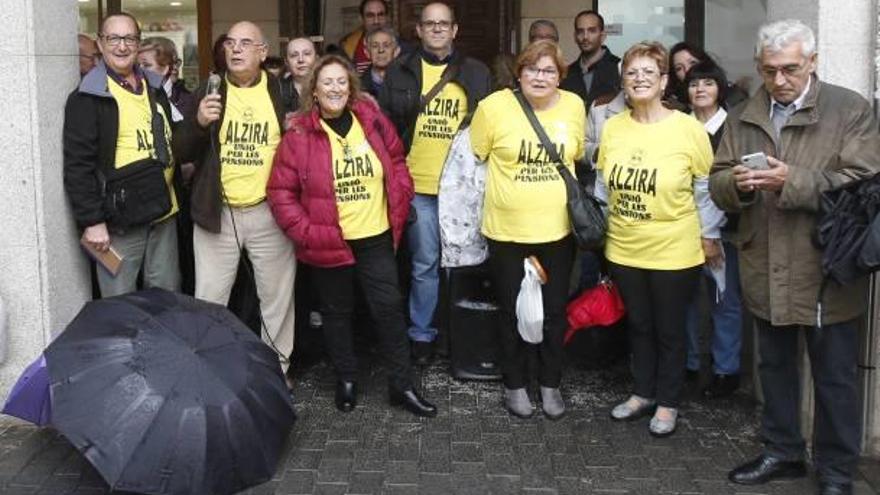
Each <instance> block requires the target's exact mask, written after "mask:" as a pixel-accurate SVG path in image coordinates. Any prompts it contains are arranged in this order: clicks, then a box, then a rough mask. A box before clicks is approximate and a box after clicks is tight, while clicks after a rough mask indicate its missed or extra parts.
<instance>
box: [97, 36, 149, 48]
mask: <svg viewBox="0 0 880 495" xmlns="http://www.w3.org/2000/svg"><path fill="white" fill-rule="evenodd" d="M101 39H103V40H104V43H107V44H108V45H110V46H119V44H120V43H125V46H137V45H138V43H140V42H141V38H140V36H116V35H115V34H111V35H110V36H102V37H101Z"/></svg>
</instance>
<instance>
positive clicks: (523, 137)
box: [470, 40, 586, 419]
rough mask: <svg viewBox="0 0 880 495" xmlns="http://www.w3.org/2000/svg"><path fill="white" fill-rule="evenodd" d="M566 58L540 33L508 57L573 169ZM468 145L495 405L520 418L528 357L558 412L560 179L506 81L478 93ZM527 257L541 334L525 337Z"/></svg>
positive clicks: (524, 413) (580, 118)
mask: <svg viewBox="0 0 880 495" xmlns="http://www.w3.org/2000/svg"><path fill="white" fill-rule="evenodd" d="M565 70H566V65H565V62H564V60H563V59H562V52H561V51H560V49H559V47H558V46H557V45H556V44H555V43H553V42H552V41H549V40H541V41H536V42H534V43H532V44H531V45H529V46H528V47H526V49H525V50H524V51H523V52H522V53H521V54H520V56H519V58H518V59H517V62H516V70H515V74H516V77H517V79H518V80H519V88H520V89H519V90H518V91H521V92H522V96H523V97H524V98H525V101H526V102H527V105H529V106H530V107H531V108H532V109H533V111H534V113H535V115H536V116H537V119H538V121H539V122H540V124H541V126H542V127H543V128H544V129H545V131H546V134H547V135H548V136H549V138H550V140H551V141H552V142H553V144H554V146H555V148H556V151H557V152H558V154H559V157H560V159H561V160H562V162H563V164H564V165H565V166H566V167H567V168H568V169H569V171H571V172H572V173H574V161H575V160H578V159H580V158H581V157H582V156H583V154H584V145H583V141H584V123H585V120H586V112H585V111H584V104H583V101H582V100H581V99H580V98H579V97H578V96H577V95H575V94H574V93H569V92H567V91H562V90H560V89H559V87H558V86H559V82H560V81H561V80H562V78H563V77H565ZM470 137H471V143H472V146H473V149H474V153H475V154H476V155H477V157H478V158H480V159H481V160H483V161H486V162H487V163H488V167H489V168H488V173H487V179H486V194H485V200H484V205H483V222H482V232H483V235H485V236H486V237H487V238H488V239H489V264H490V267H491V271H492V275H493V278H494V280H495V288H496V292H497V295H498V301H499V305H500V306H501V314H502V323H501V326H502V329H501V335H500V343H501V351H502V353H501V354H502V360H501V367H502V373H503V375H504V388H505V392H504V405H505V407H506V408H507V410H508V411H509V412H510V413H512V414H514V415H515V416H519V417H529V416H531V415H532V414H533V412H534V408H535V406H534V405H533V404H532V402H531V400H530V399H529V395H528V392H527V391H526V386H527V384H528V382H529V378H528V363H529V357H530V355H531V354H536V355H537V358H538V362H539V366H538V383H539V385H540V386H541V400H542V408H543V411H544V414H545V415H546V416H547V417H549V418H550V419H557V418H559V417H561V416H562V415H563V414H564V413H565V403H564V401H563V399H562V394H561V393H560V392H559V385H560V382H561V381H562V361H563V357H562V337H563V333H564V331H565V328H566V319H565V303H566V298H567V295H568V280H569V276H570V274H571V268H572V264H573V261H574V253H575V244H574V241H573V240H572V236H571V227H570V226H569V220H568V211H567V209H566V190H565V183H564V182H563V180H562V177H561V176H560V175H559V172H557V171H556V166H555V165H556V162H555V161H554V160H553V158H552V157H551V154H550V153H548V152H547V151H546V150H545V149H544V146H543V145H542V144H541V140H540V139H539V138H538V135H537V134H536V132H535V130H534V129H533V128H532V126H531V124H530V123H529V120H528V118H527V116H526V114H525V112H524V111H523V109H522V108H521V106H520V103H519V101H518V99H517V95H516V94H515V93H514V90H510V89H502V90H500V91H497V92H495V93H493V94H491V95H489V96H488V97H486V99H484V100H483V101H481V102H480V104H479V106H478V107H477V110H476V113H475V114H474V118H473V121H472V122H471V128H470ZM530 256H535V257H536V258H537V259H538V261H539V262H540V264H541V265H543V268H544V269H545V270H546V273H547V277H548V281H547V283H546V284H544V285H543V286H542V288H541V292H542V296H543V303H544V326H543V341H542V342H541V343H540V344H534V345H533V344H529V343H526V342H525V341H524V340H523V339H522V338H521V337H520V335H519V333H518V331H517V318H516V298H517V294H518V293H519V289H520V283H521V281H522V278H523V272H524V268H523V259H525V258H528V257H530Z"/></svg>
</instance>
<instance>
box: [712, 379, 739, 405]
mask: <svg viewBox="0 0 880 495" xmlns="http://www.w3.org/2000/svg"><path fill="white" fill-rule="evenodd" d="M738 388H739V375H738V374H733V375H718V374H716V375H714V376H713V377H712V382H711V383H709V385H708V386H706V388H704V389H703V397H705V398H707V399H720V398H722V397H728V396H730V395H732V394H733V393H734V392H736V389H738Z"/></svg>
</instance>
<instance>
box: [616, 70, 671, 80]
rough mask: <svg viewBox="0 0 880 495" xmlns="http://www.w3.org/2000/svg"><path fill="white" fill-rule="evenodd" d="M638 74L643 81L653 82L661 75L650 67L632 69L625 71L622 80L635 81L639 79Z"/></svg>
mask: <svg viewBox="0 0 880 495" xmlns="http://www.w3.org/2000/svg"><path fill="white" fill-rule="evenodd" d="M640 74H641V75H642V77H644V78H645V79H650V80H654V79H657V78H658V77H660V75H661V74H662V73H661V72H660V71H659V70H657V69H653V68H651V67H642V68H637V67H633V68H632V69H627V70H626V72H624V73H623V78H624V79H626V80H629V81H635V80H636V79H638V78H639V75H640Z"/></svg>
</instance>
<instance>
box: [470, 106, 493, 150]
mask: <svg viewBox="0 0 880 495" xmlns="http://www.w3.org/2000/svg"><path fill="white" fill-rule="evenodd" d="M488 113H489V112H488V111H487V110H486V105H485V104H483V103H481V104H479V105H477V111H476V112H474V116H473V117H472V118H471V127H470V133H471V148H473V150H474V154H475V155H476V156H477V158H479V159H480V160H481V161H486V157H488V156H489V152H490V151H492V137H493V136H492V130H493V126H492V125H491V123H490V121H489V115H488Z"/></svg>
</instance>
